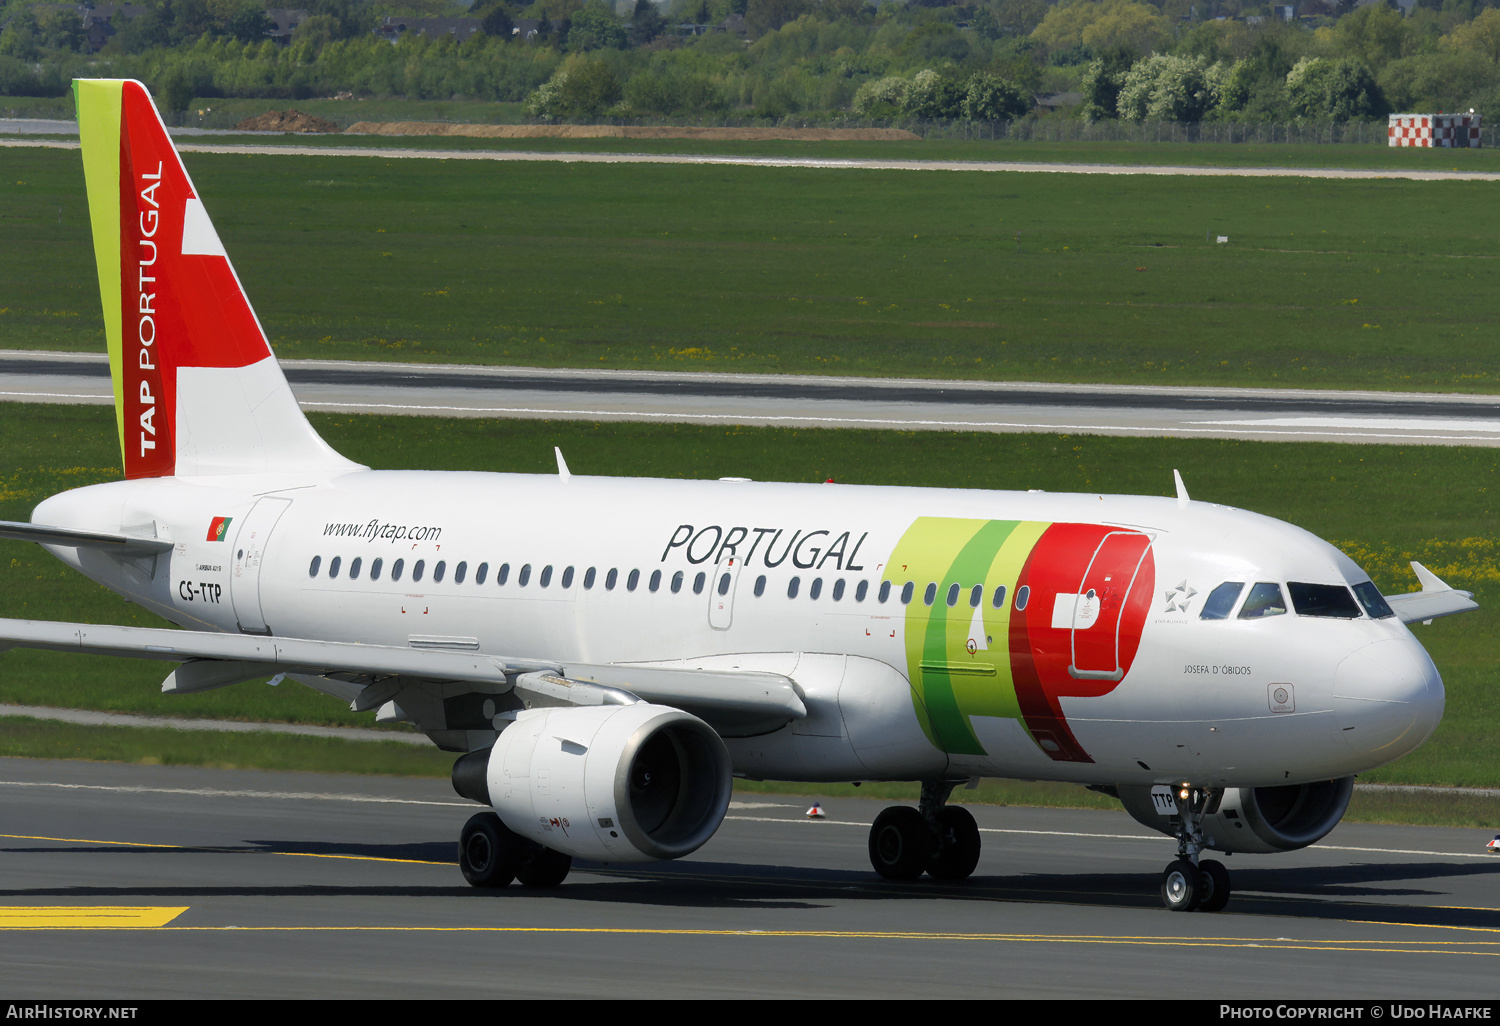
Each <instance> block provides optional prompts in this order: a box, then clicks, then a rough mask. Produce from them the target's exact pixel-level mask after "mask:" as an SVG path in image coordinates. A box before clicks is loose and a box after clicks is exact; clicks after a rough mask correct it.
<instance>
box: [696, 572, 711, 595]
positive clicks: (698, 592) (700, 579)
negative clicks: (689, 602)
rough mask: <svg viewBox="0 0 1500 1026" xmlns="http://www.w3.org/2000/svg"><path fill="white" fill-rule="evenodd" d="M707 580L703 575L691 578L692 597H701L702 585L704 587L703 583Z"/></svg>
mask: <svg viewBox="0 0 1500 1026" xmlns="http://www.w3.org/2000/svg"><path fill="white" fill-rule="evenodd" d="M707 580H708V574H704V573H700V574H699V575H698V576H697V577H694V578H693V594H694V595H702V594H703V585H704V583H705V582H706V581H707Z"/></svg>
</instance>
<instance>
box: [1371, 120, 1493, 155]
mask: <svg viewBox="0 0 1500 1026" xmlns="http://www.w3.org/2000/svg"><path fill="white" fill-rule="evenodd" d="M1479 120H1480V116H1479V115H1478V114H1392V115H1391V116H1390V121H1389V127H1388V128H1387V129H1386V133H1387V135H1388V136H1389V138H1390V144H1391V145H1392V146H1439V147H1448V148H1451V147H1473V148H1478V146H1479Z"/></svg>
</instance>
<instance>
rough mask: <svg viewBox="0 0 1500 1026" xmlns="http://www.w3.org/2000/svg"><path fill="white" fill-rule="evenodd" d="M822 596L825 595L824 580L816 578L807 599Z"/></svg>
mask: <svg viewBox="0 0 1500 1026" xmlns="http://www.w3.org/2000/svg"><path fill="white" fill-rule="evenodd" d="M821 594H823V578H821V577H814V578H813V582H812V584H810V585H808V588H807V597H808V598H810V599H815V598H817V597H818V596H819V595H821Z"/></svg>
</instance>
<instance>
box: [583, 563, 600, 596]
mask: <svg viewBox="0 0 1500 1026" xmlns="http://www.w3.org/2000/svg"><path fill="white" fill-rule="evenodd" d="M597 576H598V571H597V570H595V569H594V568H593V567H589V568H588V569H587V570H585V571H584V572H583V590H584V591H591V590H593V587H594V578H595V577H597Z"/></svg>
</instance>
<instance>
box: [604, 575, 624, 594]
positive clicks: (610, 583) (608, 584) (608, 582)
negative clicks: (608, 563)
mask: <svg viewBox="0 0 1500 1026" xmlns="http://www.w3.org/2000/svg"><path fill="white" fill-rule="evenodd" d="M619 579H620V571H618V570H611V571H610V572H609V573H607V574H605V575H604V590H605V591H614V590H615V582H616V581H618V580H619Z"/></svg>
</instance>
